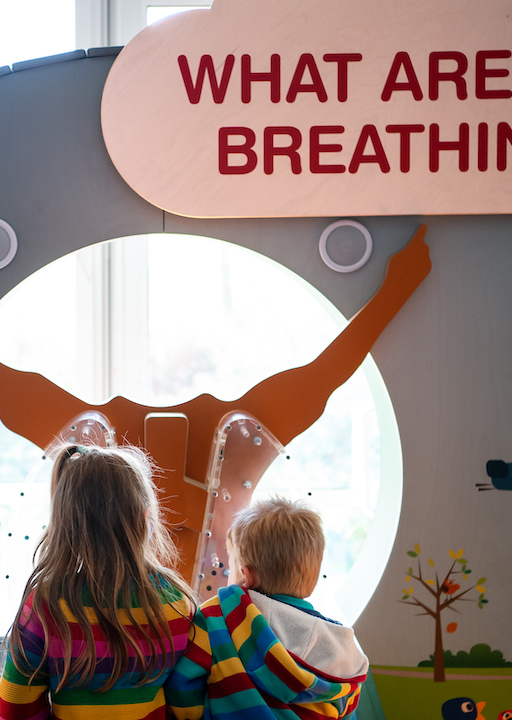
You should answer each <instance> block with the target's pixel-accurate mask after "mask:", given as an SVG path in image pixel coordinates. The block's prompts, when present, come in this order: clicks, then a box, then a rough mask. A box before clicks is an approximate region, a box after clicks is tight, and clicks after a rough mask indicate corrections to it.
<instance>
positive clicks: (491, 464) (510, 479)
mask: <svg viewBox="0 0 512 720" xmlns="http://www.w3.org/2000/svg"><path fill="white" fill-rule="evenodd" d="M486 470H487V475H488V476H489V477H490V478H491V482H492V485H491V483H477V484H476V486H477V488H478V490H479V491H480V490H512V463H506V462H503V460H489V461H488V462H487V465H486Z"/></svg>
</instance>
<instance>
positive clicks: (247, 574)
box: [240, 565, 260, 590]
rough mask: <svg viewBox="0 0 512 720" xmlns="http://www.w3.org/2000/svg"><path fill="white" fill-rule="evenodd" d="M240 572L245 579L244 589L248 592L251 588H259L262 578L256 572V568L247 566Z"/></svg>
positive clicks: (243, 566)
mask: <svg viewBox="0 0 512 720" xmlns="http://www.w3.org/2000/svg"><path fill="white" fill-rule="evenodd" d="M240 570H241V572H242V575H243V577H244V582H243V585H242V587H246V588H247V589H248V590H250V589H251V588H257V587H258V585H259V583H260V578H259V575H258V573H257V572H256V570H255V569H254V568H251V567H248V566H247V565H242V567H241V568H240Z"/></svg>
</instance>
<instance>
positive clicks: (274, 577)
mask: <svg viewBox="0 0 512 720" xmlns="http://www.w3.org/2000/svg"><path fill="white" fill-rule="evenodd" d="M227 538H228V542H229V543H231V545H232V549H233V555H234V561H235V563H237V564H239V566H240V567H242V566H243V565H247V567H249V568H251V569H252V570H255V571H256V573H257V575H258V577H259V586H258V587H257V588H254V589H255V590H260V591H261V592H265V593H268V594H269V595H275V594H281V595H292V596H294V597H298V598H305V597H308V596H309V595H311V593H312V592H313V590H314V589H315V585H316V583H317V581H318V576H319V574H320V566H321V564H322V557H323V553H324V548H325V538H324V535H323V531H322V520H321V518H320V516H319V514H318V513H317V512H315V511H314V510H312V509H311V508H309V507H308V506H307V505H305V504H304V503H303V502H302V501H300V500H295V501H292V500H287V499H285V498H282V497H274V498H269V499H267V500H258V501H256V502H255V503H254V504H253V505H250V506H249V507H247V508H244V509H243V510H241V511H240V512H238V513H237V515H236V516H235V520H234V522H233V524H232V525H231V527H230V528H229V530H228V533H227Z"/></svg>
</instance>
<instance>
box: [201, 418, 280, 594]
mask: <svg viewBox="0 0 512 720" xmlns="http://www.w3.org/2000/svg"><path fill="white" fill-rule="evenodd" d="M278 462H279V463H281V462H282V463H283V464H284V463H286V454H285V450H284V448H283V446H282V445H281V443H280V442H279V441H278V440H277V439H276V438H275V437H274V436H273V435H272V433H271V432H269V430H267V429H266V428H265V427H264V426H263V425H262V424H261V423H260V422H259V421H258V420H257V419H256V418H254V417H252V416H251V415H248V414H244V413H238V412H235V413H229V414H228V415H225V416H224V417H223V418H222V420H221V421H220V423H219V425H218V427H217V430H216V433H215V437H214V441H213V445H212V449H211V453H210V461H209V465H208V474H207V490H208V502H207V509H206V513H205V520H204V525H203V532H202V537H201V540H200V542H199V544H198V550H197V555H196V562H195V568H194V578H195V583H194V584H195V589H196V590H197V591H198V592H199V594H200V596H201V598H202V599H203V600H206V599H207V598H209V597H211V596H212V595H214V594H215V593H216V592H217V590H218V588H219V587H222V586H223V585H227V584H228V576H229V570H228V556H227V551H226V532H227V530H228V528H229V526H230V525H231V523H232V521H233V517H234V515H235V514H236V512H237V511H238V510H240V509H241V508H242V507H245V506H247V505H249V504H250V501H251V497H252V494H253V492H254V489H255V488H256V486H257V484H258V482H259V481H260V479H261V477H262V476H263V474H264V473H265V472H266V471H267V469H268V468H269V467H270V466H272V467H274V465H275V464H276V463H278Z"/></svg>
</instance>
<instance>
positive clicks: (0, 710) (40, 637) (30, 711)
mask: <svg viewBox="0 0 512 720" xmlns="http://www.w3.org/2000/svg"><path fill="white" fill-rule="evenodd" d="M31 607H32V598H31V597H29V599H28V600H27V602H26V603H25V606H24V608H23V613H22V620H21V623H20V630H21V636H22V641H23V647H24V650H25V653H26V655H27V659H28V661H29V663H30V665H31V666H32V667H34V668H35V667H37V666H38V665H39V663H40V662H41V659H42V657H43V654H44V630H43V627H42V625H41V622H40V620H39V618H38V617H37V616H36V615H35V614H33V615H31V614H30V612H31ZM49 717H50V703H49V700H48V680H47V678H42V677H36V678H34V680H32V681H31V682H30V679H29V677H28V676H27V675H25V674H23V673H22V672H20V671H19V670H18V669H17V668H16V666H15V664H14V661H13V658H12V653H11V649H9V652H8V653H7V660H6V663H5V668H4V672H3V675H2V679H1V680H0V720H46V718H49Z"/></svg>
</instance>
